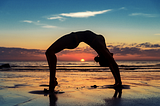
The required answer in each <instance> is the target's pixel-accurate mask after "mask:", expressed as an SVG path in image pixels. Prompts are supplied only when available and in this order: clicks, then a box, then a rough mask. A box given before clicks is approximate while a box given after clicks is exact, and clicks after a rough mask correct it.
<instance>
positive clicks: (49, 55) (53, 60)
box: [46, 49, 58, 91]
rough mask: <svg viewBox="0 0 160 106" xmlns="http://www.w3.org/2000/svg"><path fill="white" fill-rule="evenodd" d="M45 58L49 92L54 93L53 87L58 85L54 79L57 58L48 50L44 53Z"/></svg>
mask: <svg viewBox="0 0 160 106" xmlns="http://www.w3.org/2000/svg"><path fill="white" fill-rule="evenodd" d="M46 57H47V61H48V65H49V69H50V82H49V90H50V91H54V88H55V86H56V85H57V84H58V83H57V81H56V77H55V75H56V64H57V57H56V55H55V53H54V52H53V51H51V50H49V49H48V50H47V51H46Z"/></svg>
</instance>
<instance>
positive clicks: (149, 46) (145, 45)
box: [136, 42, 160, 48]
mask: <svg viewBox="0 0 160 106" xmlns="http://www.w3.org/2000/svg"><path fill="white" fill-rule="evenodd" d="M136 47H145V48H158V47H160V44H151V43H150V42H146V43H141V44H137V46H136Z"/></svg>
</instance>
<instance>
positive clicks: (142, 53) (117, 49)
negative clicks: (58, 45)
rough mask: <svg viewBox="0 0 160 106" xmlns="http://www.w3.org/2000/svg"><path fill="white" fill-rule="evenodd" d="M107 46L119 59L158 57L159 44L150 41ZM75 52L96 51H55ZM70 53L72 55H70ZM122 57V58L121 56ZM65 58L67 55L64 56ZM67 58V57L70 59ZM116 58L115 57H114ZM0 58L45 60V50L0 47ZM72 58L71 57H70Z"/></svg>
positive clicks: (88, 50)
mask: <svg viewBox="0 0 160 106" xmlns="http://www.w3.org/2000/svg"><path fill="white" fill-rule="evenodd" d="M107 48H108V49H109V50H110V52H112V53H114V56H115V57H116V56H121V60H123V59H124V58H126V59H128V60H129V58H130V57H129V56H131V55H132V56H135V58H133V59H135V60H136V59H137V60H139V59H141V58H143V59H147V58H148V59H157V60H159V59H160V55H159V54H160V44H152V43H150V42H145V43H140V44H137V43H133V44H126V43H119V44H111V43H110V44H109V45H107ZM76 54H85V55H86V57H87V54H88V55H89V56H91V57H94V56H97V53H96V51H95V50H94V49H92V48H91V47H89V46H87V47H77V48H75V49H64V50H62V51H61V52H59V53H57V54H56V55H57V57H61V58H60V59H61V60H63V58H62V57H64V56H70V58H75V57H74V56H76ZM72 55H74V56H73V57H72ZM122 57H123V58H122ZM65 58H67V57H65ZM70 58H68V59H70ZM115 59H116V58H115ZM0 60H46V57H45V50H39V49H24V48H6V47H0ZM72 60H73V59H72Z"/></svg>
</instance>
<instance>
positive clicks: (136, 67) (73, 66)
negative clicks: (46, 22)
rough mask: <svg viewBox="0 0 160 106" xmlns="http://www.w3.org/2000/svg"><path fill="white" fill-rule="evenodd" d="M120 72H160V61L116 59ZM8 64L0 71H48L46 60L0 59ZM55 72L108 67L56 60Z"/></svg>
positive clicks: (104, 70) (84, 70)
mask: <svg viewBox="0 0 160 106" xmlns="http://www.w3.org/2000/svg"><path fill="white" fill-rule="evenodd" d="M116 62H117V64H118V66H119V69H120V72H160V61H116ZM2 64H9V65H10V66H11V67H10V68H1V69H0V71H16V72H27V71H33V72H34V71H36V72H49V68H48V63H47V61H0V66H1V65H2ZM56 69H57V72H70V71H71V72H110V69H109V67H100V66H99V64H98V63H96V62H94V61H85V62H72V61H58V62H57V68H56Z"/></svg>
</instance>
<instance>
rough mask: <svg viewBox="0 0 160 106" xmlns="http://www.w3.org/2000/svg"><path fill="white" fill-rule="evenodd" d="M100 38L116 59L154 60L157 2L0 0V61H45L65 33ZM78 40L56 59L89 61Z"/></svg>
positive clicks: (159, 27) (159, 42)
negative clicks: (77, 43) (73, 47)
mask: <svg viewBox="0 0 160 106" xmlns="http://www.w3.org/2000/svg"><path fill="white" fill-rule="evenodd" d="M84 30H91V31H93V32H95V33H97V34H101V35H103V36H104V37H105V39H106V44H107V45H106V46H107V47H108V49H109V50H110V51H111V52H113V53H114V58H115V59H116V60H160V55H159V54H160V1H159V0H0V61H1V60H46V59H45V56H44V53H45V50H46V49H47V48H48V47H49V46H50V45H51V44H52V43H53V42H54V41H55V40H57V39H58V38H59V37H61V36H63V35H65V34H68V33H70V32H76V31H84ZM96 55H97V54H96V52H95V51H94V50H93V49H92V48H90V47H89V46H88V45H86V44H84V43H81V44H80V45H79V47H78V48H76V49H74V50H68V49H67V50H64V51H62V52H60V53H58V54H57V56H58V59H59V60H71V61H75V60H76V61H78V60H80V59H81V58H84V59H85V60H93V57H94V56H96Z"/></svg>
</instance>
